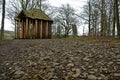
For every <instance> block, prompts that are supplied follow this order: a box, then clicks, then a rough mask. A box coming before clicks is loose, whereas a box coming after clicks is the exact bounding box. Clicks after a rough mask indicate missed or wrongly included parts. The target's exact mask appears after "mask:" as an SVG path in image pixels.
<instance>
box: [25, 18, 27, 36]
mask: <svg viewBox="0 0 120 80" xmlns="http://www.w3.org/2000/svg"><path fill="white" fill-rule="evenodd" d="M25 33H26V38H28V18H26V30H25Z"/></svg>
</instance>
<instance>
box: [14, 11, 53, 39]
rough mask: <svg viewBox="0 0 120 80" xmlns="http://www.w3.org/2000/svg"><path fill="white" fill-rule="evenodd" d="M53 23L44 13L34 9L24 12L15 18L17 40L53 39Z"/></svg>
mask: <svg viewBox="0 0 120 80" xmlns="http://www.w3.org/2000/svg"><path fill="white" fill-rule="evenodd" d="M52 23H53V21H52V20H51V19H50V18H49V17H48V15H46V14H45V13H44V12H43V11H41V10H39V9H33V10H31V11H25V10H22V11H21V12H20V13H19V14H18V15H17V16H16V17H15V38H16V39H32V38H33V39H42V38H51V34H52V33H51V27H52V26H51V25H52Z"/></svg>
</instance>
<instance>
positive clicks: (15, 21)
mask: <svg viewBox="0 0 120 80" xmlns="http://www.w3.org/2000/svg"><path fill="white" fill-rule="evenodd" d="M15 39H16V20H15Z"/></svg>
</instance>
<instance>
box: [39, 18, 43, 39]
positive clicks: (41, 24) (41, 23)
mask: <svg viewBox="0 0 120 80" xmlns="http://www.w3.org/2000/svg"><path fill="white" fill-rule="evenodd" d="M42 26H43V22H42V20H41V22H40V38H41V39H42Z"/></svg>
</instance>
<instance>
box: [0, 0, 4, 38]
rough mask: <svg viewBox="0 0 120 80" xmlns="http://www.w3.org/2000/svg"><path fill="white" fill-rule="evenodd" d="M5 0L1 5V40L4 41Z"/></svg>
mask: <svg viewBox="0 0 120 80" xmlns="http://www.w3.org/2000/svg"><path fill="white" fill-rule="evenodd" d="M4 21H5V0H3V3H2V21H1V40H3V39H4Z"/></svg>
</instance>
